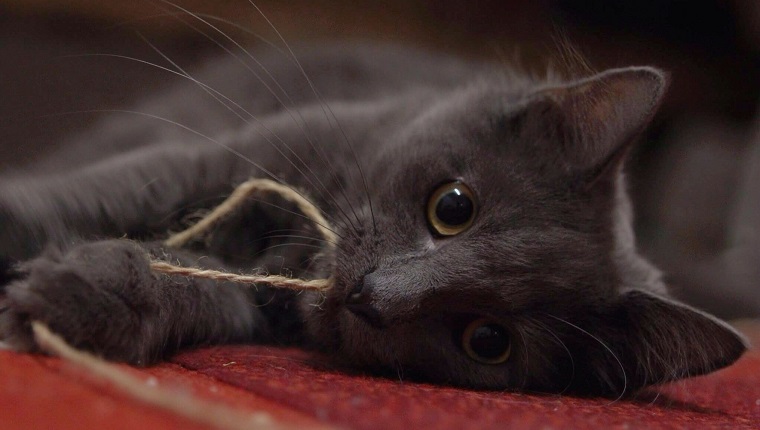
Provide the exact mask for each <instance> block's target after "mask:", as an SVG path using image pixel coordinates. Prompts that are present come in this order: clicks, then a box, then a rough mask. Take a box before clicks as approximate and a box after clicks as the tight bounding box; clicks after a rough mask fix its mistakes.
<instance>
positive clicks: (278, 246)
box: [251, 242, 322, 257]
mask: <svg viewBox="0 0 760 430" xmlns="http://www.w3.org/2000/svg"><path fill="white" fill-rule="evenodd" d="M284 246H303V247H306V248H315V249H322V247H321V246H319V245H314V244H311V243H300V242H290V243H280V244H277V245H272V246H267V247H266V248H264V249H262V250H261V251H259V252H256V253H255V254H253V255H252V256H251V257H258V256H259V255H261V254H264V253H266V252H267V251H271V250H273V249H276V248H282V247H284Z"/></svg>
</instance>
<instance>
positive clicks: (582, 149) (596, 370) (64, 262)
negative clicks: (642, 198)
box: [0, 43, 747, 396]
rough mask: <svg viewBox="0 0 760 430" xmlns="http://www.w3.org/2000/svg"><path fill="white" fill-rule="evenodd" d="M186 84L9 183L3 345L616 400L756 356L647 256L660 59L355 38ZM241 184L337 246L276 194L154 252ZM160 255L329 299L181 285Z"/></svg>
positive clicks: (209, 72)
mask: <svg viewBox="0 0 760 430" xmlns="http://www.w3.org/2000/svg"><path fill="white" fill-rule="evenodd" d="M254 58H255V62H253V61H250V60H253V59H254ZM259 66H261V67H259ZM301 67H302V68H303V70H304V72H302V71H301ZM254 75H257V76H258V77H260V79H258V78H257V77H256V76H254ZM273 78H276V82H275V81H274V80H273ZM186 81H188V82H184V83H182V84H180V85H178V86H177V87H175V88H173V89H170V90H169V91H168V92H167V93H166V94H162V95H158V96H152V97H151V98H149V99H148V101H147V102H145V103H144V104H142V105H141V106H138V107H136V108H135V109H134V110H133V111H129V112H127V111H124V112H116V113H113V115H111V117H110V118H108V119H106V120H104V121H103V122H102V123H100V124H99V125H96V126H94V127H93V129H92V130H90V131H88V132H85V133H84V134H82V135H80V136H78V137H77V138H75V139H73V141H72V142H69V143H68V144H66V145H64V147H65V149H64V150H62V152H58V153H54V154H52V155H51V156H49V157H48V158H47V159H45V160H42V161H40V162H38V163H37V164H36V165H35V166H32V167H30V168H29V169H27V170H26V171H16V172H9V173H6V174H5V175H4V178H3V180H2V182H0V256H2V257H3V260H2V261H4V263H3V265H2V266H0V269H2V272H1V273H2V275H1V277H0V283H2V293H1V294H2V296H1V297H2V299H0V339H4V341H5V342H6V343H7V344H9V345H11V347H13V348H15V349H17V350H20V351H35V350H36V347H35V344H34V341H33V337H32V333H31V329H30V322H31V321H33V320H39V321H41V322H43V323H45V324H47V325H49V327H50V328H51V329H52V330H53V331H54V332H56V333H59V334H60V335H62V336H63V337H64V338H65V339H66V340H67V341H68V342H69V343H71V344H72V345H73V346H75V347H77V348H82V349H86V350H89V351H92V352H94V353H96V354H99V355H101V356H103V357H105V358H108V359H111V360H118V361H124V362H128V363H132V364H136V365H149V364H152V363H155V362H157V361H159V360H161V359H162V358H164V357H166V356H167V355H169V354H171V353H173V352H175V351H177V350H178V349H180V348H183V347H189V346H193V345H209V344H220V343H229V342H257V343H274V344H280V345H299V346H303V347H308V348H315V349H317V350H319V351H322V352H323V353H325V354H327V356H328V357H331V358H332V359H333V360H335V363H336V365H341V366H343V365H345V366H348V367H350V368H353V369H360V370H366V371H370V372H374V373H377V374H386V373H388V374H395V372H396V371H401V370H403V374H404V375H405V376H407V377H413V378H415V379H420V380H425V381H430V382H433V383H438V384H449V385H455V386H463V387H469V388H475V389H509V390H525V391H534V392H568V393H576V394H583V395H603V396H622V395H625V394H631V393H635V392H636V391H637V390H639V389H641V388H643V387H646V386H649V385H651V384H656V383H661V382H666V381H671V380H676V379H679V378H684V377H689V376H694V375H700V374H704V373H708V372H711V371H713V370H716V369H719V368H722V367H724V366H727V365H729V364H731V363H733V362H734V361H735V360H737V359H738V358H739V357H740V356H741V355H742V354H743V352H744V351H745V350H746V348H747V345H746V342H745V340H744V339H743V338H742V337H741V335H739V334H738V333H737V332H736V331H734V330H733V329H732V328H730V326H728V325H727V324H725V323H724V322H722V321H720V320H718V319H717V318H715V317H712V316H710V315H708V314H706V313H704V312H701V311H699V310H697V309H695V308H692V307H690V306H688V305H685V304H682V303H680V302H677V301H675V300H673V299H672V298H669V296H668V293H667V289H666V286H665V285H664V283H663V281H662V278H661V274H660V272H659V271H658V270H657V269H656V268H655V267H654V265H652V264H651V263H650V262H649V261H647V260H646V259H645V258H643V257H642V256H641V255H640V254H639V253H638V252H637V249H636V243H635V237H634V234H633V231H632V227H631V224H632V209H631V204H630V201H629V199H628V196H627V192H626V185H625V175H624V163H625V160H626V156H627V154H628V153H629V151H630V149H631V147H632V145H633V142H634V141H635V138H636V137H637V136H638V135H639V133H640V132H641V131H642V130H643V129H644V128H645V127H646V125H647V123H648V122H649V120H650V119H651V117H652V115H653V114H654V112H655V111H656V109H657V106H658V105H659V103H660V101H661V99H662V97H663V94H664V92H665V89H666V86H667V77H666V74H665V73H664V72H662V71H660V70H658V69H655V68H652V67H628V68H620V69H611V70H607V71H604V72H601V73H596V74H591V75H589V76H586V77H582V78H577V79H575V78H574V79H565V80H563V79H560V78H557V77H551V76H549V77H543V78H537V77H534V76H531V75H530V74H527V73H521V72H519V71H513V70H508V69H506V68H505V67H503V66H496V65H491V64H481V63H476V62H469V61H464V60H460V59H456V58H451V57H447V56H444V55H438V54H432V53H427V52H422V51H418V50H414V49H410V48H404V49H402V48H399V47H390V46H369V45H365V44H350V43H347V44H335V45H328V46H321V47H311V48H308V49H306V48H304V49H302V50H300V51H299V53H298V55H297V56H295V55H290V53H289V52H285V53H283V52H276V51H273V52H264V53H258V54H257V55H256V56H255V57H253V56H251V57H250V58H248V57H236V56H233V57H231V58H229V57H228V58H227V59H225V60H218V61H215V62H213V63H211V64H210V65H209V66H208V67H207V68H206V69H205V70H203V71H201V72H200V73H199V74H197V75H196V74H193V75H186ZM233 100H234V101H233ZM254 117H255V119H254ZM170 121H175V122H173V123H170ZM251 177H271V178H274V179H276V180H281V181H282V182H284V183H286V184H288V185H290V186H292V187H293V189H295V190H297V191H298V192H299V193H301V194H303V195H305V196H308V197H309V198H310V199H312V200H313V201H314V203H315V204H316V205H317V206H318V207H320V208H322V210H323V211H324V212H325V214H326V216H327V217H328V218H329V220H330V222H331V226H330V228H332V229H333V230H334V232H335V234H336V235H337V237H338V239H337V243H334V245H335V247H334V250H332V248H331V247H328V246H326V245H325V243H323V242H322V240H320V239H319V237H318V235H317V232H316V230H315V229H314V226H313V225H311V224H310V223H309V221H308V220H305V219H303V217H301V216H299V215H300V214H299V213H298V211H297V209H296V208H294V207H293V206H292V205H289V204H288V203H287V202H286V201H284V200H282V199H278V198H276V197H272V198H270V197H267V198H266V199H264V200H262V199H251V200H250V201H248V202H247V203H246V205H245V207H244V208H242V209H240V210H238V211H237V212H236V213H235V214H234V215H233V216H231V217H229V218H228V219H226V220H225V222H224V223H222V224H220V225H219V226H218V227H217V228H216V230H215V231H214V232H213V234H212V235H211V237H210V238H209V239H208V240H207V241H205V242H203V243H195V244H194V245H193V246H190V247H188V248H187V249H181V250H180V249H169V248H167V247H166V246H164V245H163V244H162V242H161V239H163V238H165V237H166V235H167V232H168V231H172V230H176V229H178V228H181V226H185V225H187V224H188V223H189V222H190V218H192V217H193V215H194V214H196V213H197V211H198V210H202V209H208V208H212V207H214V206H215V205H216V204H218V203H219V202H220V201H221V200H222V199H223V198H224V197H225V196H227V195H229V194H230V193H231V191H232V190H233V189H234V188H235V186H236V185H238V184H240V183H242V182H243V181H245V180H247V179H248V178H251ZM150 258H153V259H160V260H163V261H170V262H178V263H180V264H182V265H184V266H199V267H206V268H214V269H222V270H229V271H241V270H245V271H251V270H253V269H254V268H265V269H266V270H268V271H270V272H273V273H286V274H289V275H293V276H302V277H306V278H326V277H330V278H331V279H333V281H334V286H333V288H332V289H331V290H330V291H329V292H327V293H326V294H324V295H322V294H320V293H301V294H297V293H293V292H286V291H276V290H272V289H267V288H264V287H259V288H257V289H253V288H250V287H245V286H239V285H231V284H227V283H215V282H212V281H208V280H199V279H190V278H184V277H178V276H167V275H162V274H157V273H152V272H151V271H150V267H149V260H150Z"/></svg>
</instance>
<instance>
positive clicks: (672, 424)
mask: <svg viewBox="0 0 760 430" xmlns="http://www.w3.org/2000/svg"><path fill="white" fill-rule="evenodd" d="M753 330H754V331H753V332H751V333H748V334H749V335H750V337H753V335H755V336H754V337H760V336H757V335H758V334H760V328H757V327H753ZM121 368H123V369H126V370H128V371H129V372H130V373H132V374H134V375H137V376H139V377H140V378H142V379H143V380H144V381H145V383H146V384H147V385H149V386H155V385H158V386H163V387H169V388H172V389H175V390H179V391H182V392H186V393H191V394H193V395H195V396H198V397H201V398H204V399H210V400H214V401H218V402H222V403H225V404H227V405H230V406H233V407H236V408H240V409H242V410H251V411H254V410H258V411H266V412H267V413H268V414H269V415H270V416H271V417H272V418H274V419H275V420H276V421H277V422H279V423H284V424H291V425H293V426H295V427H297V428H310V427H317V426H321V425H324V424H327V425H328V426H335V427H340V428H346V429H395V428H434V429H497V428H498V429H504V428H525V429H554V428H574V429H594V430H598V429H629V428H653V429H680V428H699V429H707V428H721V429H758V428H760V351H758V350H753V351H750V352H749V353H748V354H746V355H745V356H744V357H743V358H742V359H741V360H740V361H739V362H737V363H736V364H735V365H733V366H731V367H730V368H728V369H724V370H722V371H720V372H716V373H714V374H712V375H708V376H703V377H699V378H693V379H690V380H687V381H681V382H678V383H674V384H669V385H666V386H663V387H660V388H658V389H657V390H652V392H651V395H643V396H639V399H638V400H621V401H617V402H611V401H610V400H608V399H579V398H573V397H567V396H536V395H525V394H513V393H504V392H477V391H469V390H461V389H455V388H449V387H438V386H433V385H428V384H420V383H412V382H408V381H399V380H388V379H380V378H373V377H366V376H355V375H354V376H352V375H346V374H343V373H340V372H337V371H331V370H325V369H323V368H319V367H315V366H314V365H313V364H312V363H311V362H310V360H309V356H308V355H307V354H306V353H304V352H302V351H298V350H293V349H277V348H268V347H260V346H229V347H218V348H208V349H203V350H197V351H189V352H185V353H182V354H180V355H178V356H176V357H175V358H174V359H173V360H172V361H171V362H169V363H164V364H161V365H158V366H155V367H152V368H149V369H131V368H129V367H127V366H121ZM0 428H2V429H5V428H8V429H24V430H25V429H43V428H44V429H48V428H56V429H89V428H108V429H196V428H204V427H203V426H201V425H198V424H196V423H193V422H190V421H187V420H186V419H183V418H180V417H177V416H175V415H173V414H171V413H169V412H166V411H163V410H160V409H158V408H155V407H152V406H147V405H145V404H142V403H140V402H139V401H136V400H134V399H132V398H130V397H129V396H127V395H125V394H123V393H121V392H120V391H118V390H117V389H115V388H114V387H112V386H109V385H108V384H104V383H102V382H99V381H96V380H93V379H92V378H91V377H88V376H84V375H83V374H82V373H81V372H78V371H75V370H73V369H70V368H69V365H67V364H65V363H62V362H61V361H60V360H58V359H56V358H50V357H43V356H33V355H24V354H16V353H13V352H9V351H0Z"/></svg>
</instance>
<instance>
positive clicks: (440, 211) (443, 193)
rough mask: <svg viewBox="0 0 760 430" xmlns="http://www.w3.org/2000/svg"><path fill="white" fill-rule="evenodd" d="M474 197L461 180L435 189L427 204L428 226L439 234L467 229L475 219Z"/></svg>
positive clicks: (446, 234)
mask: <svg viewBox="0 0 760 430" xmlns="http://www.w3.org/2000/svg"><path fill="white" fill-rule="evenodd" d="M475 212H476V208H475V198H474V196H473V193H472V191H471V190H470V188H469V187H468V186H467V185H465V184H463V183H462V182H459V181H456V182H449V183H448V184H444V185H442V186H440V187H438V189H436V190H435V192H434V193H433V195H432V196H430V200H429V201H428V206H427V218H428V223H430V227H431V228H432V229H433V231H435V232H436V233H437V234H440V235H441V236H453V235H455V234H459V233H461V232H463V231H465V230H467V228H468V227H470V225H472V221H473V220H474V219H475Z"/></svg>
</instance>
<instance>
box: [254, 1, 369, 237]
mask: <svg viewBox="0 0 760 430" xmlns="http://www.w3.org/2000/svg"><path fill="white" fill-rule="evenodd" d="M248 3H250V4H251V6H253V7H254V9H256V11H257V12H258V13H259V15H261V17H262V18H264V20H265V21H266V22H267V24H268V25H269V27H270V28H271V29H272V30H273V31H274V32H275V34H277V37H278V38H279V39H280V41H282V43H283V44H284V45H285V48H286V49H287V50H288V52H289V53H290V55H291V57H292V58H293V61H295V63H296V65H297V66H298V69H299V70H300V71H301V74H302V75H303V77H304V79H306V82H307V83H308V84H309V87H310V88H311V90H312V92H313V93H314V96H315V97H316V98H317V100H318V101H319V102H320V105H321V106H322V112H323V114H324V115H325V119H327V123H328V124H329V125H330V127H331V128H332V122H330V119H329V118H328V116H327V112H326V111H325V107H326V108H327V110H329V111H330V114H331V115H332V117H333V119H334V120H335V124H336V125H337V126H338V129H339V130H340V133H341V135H342V136H343V139H344V141H345V142H346V145H347V146H348V148H349V149H350V150H351V154H352V156H353V158H354V162H355V164H356V167H357V169H358V170H359V174H360V176H361V179H362V184H363V186H364V192H365V194H366V195H367V201H368V203H369V210H370V214H371V216H372V226H373V231H374V232H375V233H377V224H376V222H375V212H374V209H373V208H372V197H371V195H370V193H369V187H368V186H367V179H366V176H365V175H364V170H363V169H362V167H361V164H360V163H359V157H358V155H357V154H356V150H355V149H354V147H353V145H351V142H350V141H349V139H348V136H347V135H346V132H345V130H344V129H343V126H341V125H340V122H339V121H338V118H337V117H336V116H335V112H333V110H332V108H330V106H329V105H328V104H327V103H326V102H325V101H324V99H323V98H322V96H321V95H320V94H319V92H318V91H317V89H316V87H315V86H314V83H313V82H312V80H311V78H309V75H308V74H307V73H306V70H304V68H303V65H301V62H300V61H299V60H298V57H297V56H296V54H295V52H293V49H292V48H291V47H290V44H288V42H287V41H286V40H285V38H284V37H283V36H282V33H280V31H279V30H278V29H277V27H275V25H274V24H273V23H272V21H270V20H269V18H268V17H267V16H266V14H264V12H263V11H262V10H261V9H260V8H259V7H258V6H257V5H256V3H254V2H253V0H248Z"/></svg>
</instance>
